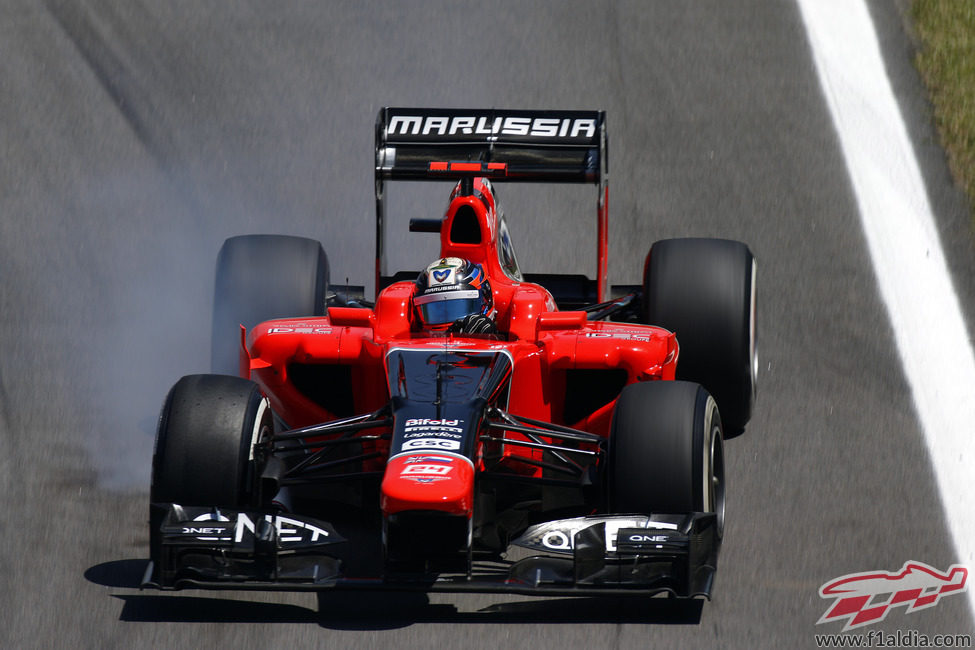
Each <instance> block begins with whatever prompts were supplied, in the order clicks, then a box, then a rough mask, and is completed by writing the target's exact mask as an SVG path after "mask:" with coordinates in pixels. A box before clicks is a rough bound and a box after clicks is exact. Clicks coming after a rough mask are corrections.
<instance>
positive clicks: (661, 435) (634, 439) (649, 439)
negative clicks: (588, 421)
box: [606, 381, 725, 539]
mask: <svg viewBox="0 0 975 650" xmlns="http://www.w3.org/2000/svg"><path fill="white" fill-rule="evenodd" d="M606 488H607V493H608V494H607V496H608V509H609V512H610V513H616V514H626V513H639V514H652V513H659V514H685V513H692V512H706V513H708V512H710V513H714V514H715V515H716V520H717V521H716V526H717V529H716V530H717V536H718V539H720V538H721V536H722V535H723V531H724V511H725V481H724V436H723V433H722V428H721V416H720V415H719V413H718V406H717V403H716V402H715V401H714V398H713V397H711V395H710V394H709V393H708V392H707V391H706V390H704V388H703V387H702V386H700V385H698V384H694V383H691V382H684V381H648V382H641V383H636V384H630V385H629V386H627V387H626V388H624V389H623V391H622V392H621V393H620V396H619V399H618V400H617V402H616V410H615V412H614V413H613V421H612V425H611V430H610V438H609V454H608V461H607V481H606Z"/></svg>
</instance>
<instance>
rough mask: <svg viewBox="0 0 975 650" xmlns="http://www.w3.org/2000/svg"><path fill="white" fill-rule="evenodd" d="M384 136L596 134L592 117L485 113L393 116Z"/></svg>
mask: <svg viewBox="0 0 975 650" xmlns="http://www.w3.org/2000/svg"><path fill="white" fill-rule="evenodd" d="M386 132H387V136H396V135H447V136H450V135H483V136H498V135H521V136H532V137H539V138H586V139H589V138H592V137H593V136H594V135H596V120H595V119H593V118H588V117H584V118H558V117H530V116H524V117H519V116H508V117H495V118H494V119H491V117H490V116H486V115H455V116H434V115H393V116H392V117H391V118H390V120H389V125H388V126H387V131H386Z"/></svg>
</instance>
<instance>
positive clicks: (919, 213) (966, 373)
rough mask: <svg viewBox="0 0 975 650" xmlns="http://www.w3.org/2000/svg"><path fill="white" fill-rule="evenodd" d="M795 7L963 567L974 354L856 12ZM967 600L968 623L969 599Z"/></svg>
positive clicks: (971, 537)
mask: <svg viewBox="0 0 975 650" xmlns="http://www.w3.org/2000/svg"><path fill="white" fill-rule="evenodd" d="M797 1H798V4H799V8H800V9H801V11H802V17H803V20H804V21H805V24H806V31H807V32H808V34H809V40H810V43H811V44H812V51H813V58H814V59H815V62H816V69H817V70H818V72H819V79H820V83H821V84H822V87H823V92H824V94H825V95H826V100H827V103H828V104H829V108H830V111H831V112H832V115H833V121H834V123H835V125H836V130H837V132H838V134H839V138H840V143H841V145H842V148H843V154H844V156H845V158H846V164H847V168H848V171H849V174H850V178H851V179H852V181H853V188H854V191H855V192H856V197H857V202H858V204H859V208H860V217H861V219H862V221H863V229H864V231H865V233H866V237H867V242H868V245H869V248H870V255H871V257H872V258H873V265H874V270H875V271H876V274H877V281H878V283H879V285H880V293H881V295H882V296H883V299H884V302H885V303H886V304H887V311H888V313H889V316H890V320H891V323H892V324H893V327H894V334H895V337H896V340H897V348H898V351H899V352H900V357H901V362H902V363H903V365H904V372H905V374H906V375H907V380H908V382H909V384H910V386H911V391H912V393H913V395H914V406H915V408H916V409H917V414H918V417H919V419H920V422H921V427H922V429H923V430H924V435H925V439H926V441H927V446H928V451H929V453H930V455H931V461H932V463H933V464H934V468H935V473H936V474H937V481H938V488H939V490H940V492H941V500H942V504H943V507H944V511H945V518H946V519H947V522H948V526H949V528H950V530H951V535H952V537H953V540H954V545H955V552H956V553H957V556H958V561H959V562H961V563H963V564H968V565H970V566H972V567H975V444H973V442H972V441H973V440H975V356H973V354H972V345H971V342H970V340H969V337H968V332H967V331H966V328H965V322H964V319H963V317H962V314H961V309H960V308H959V305H958V296H957V294H956V293H955V290H954V288H953V287H952V283H951V277H950V276H949V274H948V270H947V267H946V265H945V260H944V253H943V252H942V250H941V243H940V241H939V239H938V233H937V230H936V228H935V225H934V218H933V216H932V214H931V207H930V205H929V204H928V198H927V191H926V189H925V187H924V181H923V180H922V178H921V173H920V170H919V168H918V164H917V160H916V159H915V157H914V150H913V147H912V146H911V142H910V140H909V139H908V137H907V131H906V129H905V127H904V121H903V119H902V118H901V114H900V109H899V108H898V105H897V101H896V100H895V99H894V95H893V91H892V90H891V87H890V81H889V79H888V78H887V73H886V71H885V69H884V64H883V59H882V57H881V54H880V48H879V46H878V44H877V36H876V33H875V31H874V27H873V23H872V22H871V19H870V14H869V12H868V10H867V7H866V5H865V3H864V2H862V1H861V0H797ZM910 460H911V459H908V462H910ZM905 559H917V560H921V561H924V560H925V558H905ZM939 568H940V569H942V570H944V569H946V568H947V567H939ZM968 597H969V601H968V602H969V606H970V607H971V608H972V611H973V614H975V589H969V591H968Z"/></svg>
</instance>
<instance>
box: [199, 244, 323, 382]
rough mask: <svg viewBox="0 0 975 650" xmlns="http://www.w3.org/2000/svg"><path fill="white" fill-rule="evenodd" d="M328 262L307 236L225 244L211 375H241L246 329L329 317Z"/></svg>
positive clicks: (215, 310) (220, 257)
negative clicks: (272, 321)
mask: <svg viewBox="0 0 975 650" xmlns="http://www.w3.org/2000/svg"><path fill="white" fill-rule="evenodd" d="M327 294H328V258H327V257H326V256H325V251H324V250H323V249H322V245H321V244H320V243H319V242H317V241H315V240H313V239H306V238H304V237H291V236H287V235H242V236H240V237H231V238H230V239H228V240H227V241H225V242H224V244H223V247H222V248H221V249H220V254H219V255H218V257H217V278H216V287H215V291H214V301H213V333H212V347H211V366H210V367H211V370H212V371H213V372H215V373H220V374H225V375H239V374H240V326H241V325H243V326H244V327H246V328H247V329H248V330H250V329H251V328H252V327H254V326H255V325H257V324H258V323H261V322H263V321H266V320H270V319H272V318H287V317H291V316H295V317H301V316H323V315H324V314H325V300H326V298H327Z"/></svg>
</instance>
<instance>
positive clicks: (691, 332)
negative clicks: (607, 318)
mask: <svg viewBox="0 0 975 650" xmlns="http://www.w3.org/2000/svg"><path fill="white" fill-rule="evenodd" d="M755 276H756V265H755V258H754V257H753V256H752V253H751V251H750V250H748V247H747V246H746V245H745V244H742V243H741V242H735V241H728V240H724V239H667V240H663V241H658V242H657V243H655V244H654V245H653V247H652V248H651V249H650V254H649V255H648V256H647V262H646V266H645V268H644V275H643V295H644V304H645V313H644V318H645V320H646V322H647V323H648V324H650V325H657V326H660V327H664V328H666V329H668V330H670V331H671V332H674V333H675V334H676V335H677V343H678V345H679V346H680V353H679V356H678V359H677V379H682V380H686V381H692V382H695V383H698V384H701V385H702V386H704V388H706V389H707V390H708V392H709V393H711V395H713V396H714V399H715V400H716V401H717V402H718V406H719V407H720V408H721V416H722V419H723V421H724V427H725V431H726V432H727V434H728V435H729V436H733V435H738V434H739V433H741V432H742V431H744V429H745V425H746V424H747V423H748V420H749V419H750V418H751V414H752V406H753V405H754V402H755V390H756V380H757V374H758V353H757V349H756V347H755V311H756V308H755V297H756V296H755Z"/></svg>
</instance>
